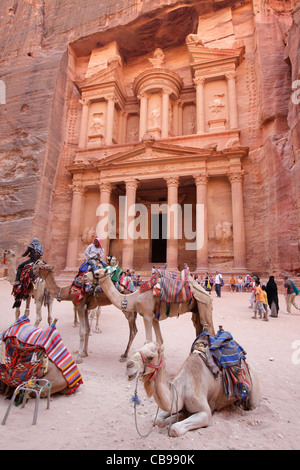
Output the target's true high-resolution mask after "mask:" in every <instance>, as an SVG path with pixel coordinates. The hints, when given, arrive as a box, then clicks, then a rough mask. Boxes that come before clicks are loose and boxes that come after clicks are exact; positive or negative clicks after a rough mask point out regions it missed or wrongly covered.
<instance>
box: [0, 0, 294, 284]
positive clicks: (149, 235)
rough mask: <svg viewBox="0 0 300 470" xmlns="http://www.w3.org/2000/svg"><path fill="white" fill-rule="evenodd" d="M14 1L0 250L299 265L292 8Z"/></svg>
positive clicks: (230, 1) (226, 266)
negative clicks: (30, 247)
mask: <svg viewBox="0 0 300 470" xmlns="http://www.w3.org/2000/svg"><path fill="white" fill-rule="evenodd" d="M8 3H9V2H4V3H3V5H1V6H0V14H1V15H0V16H1V18H2V23H3V24H2V25H4V27H3V28H2V29H1V31H2V32H0V47H1V48H2V50H3V54H2V57H3V61H2V64H1V70H2V72H1V77H0V78H1V84H2V85H5V90H4V91H5V95H4V93H2V95H1V96H0V118H1V126H0V142H1V149H0V163H1V165H0V230H1V240H0V245H1V247H3V248H8V247H10V248H12V249H14V250H15V251H16V253H17V254H18V256H19V255H20V254H21V253H22V252H23V251H24V248H25V247H26V246H27V244H28V242H29V241H30V239H31V237H34V236H37V237H39V239H40V240H41V242H42V243H43V245H44V257H45V259H46V260H47V261H48V262H49V263H52V264H53V265H54V266H55V270H56V273H57V274H58V273H64V274H63V276H65V278H66V277H68V276H69V277H71V274H73V273H74V272H75V271H76V270H77V269H78V266H79V265H80V264H81V263H82V261H83V260H84V251H85V249H86V247H87V245H88V244H89V243H91V242H92V241H93V239H94V237H95V236H96V234H98V236H100V238H101V240H102V244H103V247H104V249H105V254H106V255H107V254H111V255H114V256H116V257H117V259H118V261H119V265H120V266H122V267H123V269H127V268H130V269H135V270H136V271H139V272H141V273H144V274H146V273H147V274H148V273H149V271H151V267H152V266H153V265H155V266H164V264H165V263H167V267H168V269H171V270H178V269H182V267H183V265H184V263H187V264H188V265H189V267H190V270H191V271H192V272H197V273H204V272H206V271H209V272H210V273H213V272H215V271H216V269H219V270H221V272H222V273H223V274H225V275H226V273H227V274H229V273H231V272H235V273H236V274H243V273H245V272H246V270H247V271H249V272H258V273H271V272H272V273H276V272H277V273H281V272H282V271H283V270H284V271H287V272H293V273H297V272H300V258H299V247H300V242H299V240H300V209H299V207H300V206H299V200H300V192H299V191H300V187H299V181H300V158H299V156H300V150H299V148H300V120H299V102H298V101H297V97H298V95H299V96H300V94H299V83H300V81H299V80H300V77H299V70H300V69H299V66H300V54H299V44H300V28H299V24H300V16H299V15H300V6H299V4H300V2H297V1H293V0H289V1H287V2H279V1H277V0H242V1H240V0H239V1H237V0H219V1H218V2H204V1H203V0H195V1H192V2H187V3H186V4H184V5H183V4H182V2H179V1H176V0H171V1H170V0H154V1H153V0H151V1H150V0H143V1H141V0H126V1H119V0H118V1H117V0H111V1H110V2H90V3H89V5H88V6H84V7H83V4H84V2H82V1H81V0H80V1H79V0H74V2H67V1H66V0H53V1H51V2H40V1H36V2H27V1H25V0H22V1H20V2H17V3H18V6H17V7H16V8H15V7H14V8H13V7H12V8H9V9H8V12H7V11H6V10H5V5H6V4H8ZM11 3H13V2H11ZM29 3H30V6H29ZM76 5H77V6H76ZM77 7H78V8H77ZM78 11H80V14H78ZM29 32H30V33H29ZM11 38H13V40H12V39H11ZM1 97H2V98H1ZM4 97H5V101H4ZM20 261H21V259H20ZM63 276H62V277H63Z"/></svg>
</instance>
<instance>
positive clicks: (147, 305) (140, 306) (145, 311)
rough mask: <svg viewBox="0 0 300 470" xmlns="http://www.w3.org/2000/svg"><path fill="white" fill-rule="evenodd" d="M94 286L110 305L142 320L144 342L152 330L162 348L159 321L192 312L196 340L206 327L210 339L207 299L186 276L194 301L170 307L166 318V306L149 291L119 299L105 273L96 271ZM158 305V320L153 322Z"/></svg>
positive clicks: (210, 329)
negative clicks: (136, 313)
mask: <svg viewBox="0 0 300 470" xmlns="http://www.w3.org/2000/svg"><path fill="white" fill-rule="evenodd" d="M98 272H99V276H98V283H99V284H100V285H101V287H102V289H103V291H104V292H105V294H106V295H107V297H108V298H109V300H110V301H111V303H112V304H113V305H114V306H115V307H117V308H119V309H121V310H126V312H127V313H128V312H138V313H139V314H140V315H141V316H142V317H143V320H144V326H145V333H146V341H147V342H151V341H152V327H153V329H154V332H155V336H156V342H157V343H158V344H163V338H162V334H161V331H160V325H159V321H161V320H165V319H166V318H169V317H174V316H176V317H177V316H178V315H182V314H184V313H187V312H192V321H193V324H194V327H195V330H196V336H198V335H199V334H200V333H202V330H203V327H204V326H206V328H207V329H208V332H209V334H210V335H214V334H215V331H214V326H213V320H212V298H211V296H210V295H209V294H208V293H207V292H206V291H205V290H204V289H203V288H202V287H201V286H200V285H199V284H197V283H196V281H194V279H193V278H192V276H189V284H190V287H191V290H192V292H193V294H194V297H193V299H192V301H191V302H182V303H180V304H178V303H171V305H170V311H169V312H168V314H167V304H166V303H165V302H161V303H159V297H158V296H157V295H154V294H153V288H152V289H149V290H147V291H146V292H140V290H139V289H137V290H136V291H135V292H133V293H132V294H126V295H123V294H121V293H120V292H118V291H117V289H115V287H114V285H113V283H112V282H111V280H110V277H109V276H108V274H107V271H106V270H105V269H99V271H98ZM158 305H159V310H160V316H159V319H157V318H156V316H157V314H156V312H157V309H158Z"/></svg>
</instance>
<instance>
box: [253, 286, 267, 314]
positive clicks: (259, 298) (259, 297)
mask: <svg viewBox="0 0 300 470" xmlns="http://www.w3.org/2000/svg"><path fill="white" fill-rule="evenodd" d="M262 292H263V291H262V288H261V287H260V282H259V280H258V279H256V280H255V303H254V306H253V311H254V316H253V317H252V318H256V315H257V312H258V315H259V316H260V318H262V317H263V319H264V320H265V321H268V317H267V316H266V313H265V310H264V306H263V301H264V298H263V293H262Z"/></svg>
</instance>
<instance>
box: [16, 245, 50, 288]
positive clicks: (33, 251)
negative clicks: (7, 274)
mask: <svg viewBox="0 0 300 470" xmlns="http://www.w3.org/2000/svg"><path fill="white" fill-rule="evenodd" d="M24 256H29V259H27V260H26V261H24V262H23V263H21V264H19V266H18V269H17V274H16V279H15V282H14V285H17V284H19V282H20V275H21V271H22V268H24V267H25V266H27V264H29V263H35V262H36V261H37V260H39V259H40V258H41V257H42V256H43V245H41V244H40V242H39V239H38V238H34V239H33V240H32V242H31V243H30V245H28V247H27V250H26V251H25V253H23V255H22V257H24Z"/></svg>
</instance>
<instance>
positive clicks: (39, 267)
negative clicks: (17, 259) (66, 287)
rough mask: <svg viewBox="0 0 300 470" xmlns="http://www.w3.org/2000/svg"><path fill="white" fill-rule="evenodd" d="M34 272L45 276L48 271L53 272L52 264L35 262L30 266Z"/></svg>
mask: <svg viewBox="0 0 300 470" xmlns="http://www.w3.org/2000/svg"><path fill="white" fill-rule="evenodd" d="M32 270H33V272H34V274H39V275H40V276H41V277H42V278H43V279H45V278H46V277H47V275H48V274H49V273H53V270H54V266H50V265H49V264H44V263H37V264H35V265H34V267H33V268H32Z"/></svg>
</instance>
